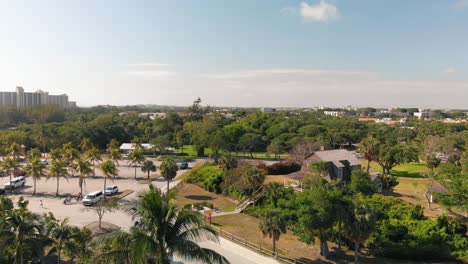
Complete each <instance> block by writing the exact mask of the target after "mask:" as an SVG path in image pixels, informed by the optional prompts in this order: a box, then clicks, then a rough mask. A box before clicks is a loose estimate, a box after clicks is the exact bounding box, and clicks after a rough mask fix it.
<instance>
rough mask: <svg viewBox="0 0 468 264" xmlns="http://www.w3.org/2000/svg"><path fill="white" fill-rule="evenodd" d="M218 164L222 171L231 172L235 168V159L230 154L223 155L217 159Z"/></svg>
mask: <svg viewBox="0 0 468 264" xmlns="http://www.w3.org/2000/svg"><path fill="white" fill-rule="evenodd" d="M219 163H220V167H221V169H222V170H223V171H227V170H231V169H234V168H236V167H237V159H236V158H235V157H234V156H233V155H231V154H230V153H227V154H224V155H223V156H222V157H221V158H220V159H219Z"/></svg>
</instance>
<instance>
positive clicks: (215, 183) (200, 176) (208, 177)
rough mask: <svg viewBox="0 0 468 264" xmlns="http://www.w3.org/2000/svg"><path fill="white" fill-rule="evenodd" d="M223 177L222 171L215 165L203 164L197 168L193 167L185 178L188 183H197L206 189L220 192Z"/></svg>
mask: <svg viewBox="0 0 468 264" xmlns="http://www.w3.org/2000/svg"><path fill="white" fill-rule="evenodd" d="M223 177H224V174H223V171H222V170H221V169H220V168H219V167H218V166H217V165H211V164H205V165H203V166H201V167H199V168H193V170H192V171H191V172H190V173H189V174H188V175H187V176H186V178H185V180H186V181H187V182H188V183H195V184H198V185H200V186H201V187H202V188H204V189H205V190H207V191H210V192H215V193H221V183H222V182H223Z"/></svg>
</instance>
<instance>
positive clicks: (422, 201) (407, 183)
mask: <svg viewBox="0 0 468 264" xmlns="http://www.w3.org/2000/svg"><path fill="white" fill-rule="evenodd" d="M398 182H399V183H398V185H397V186H396V187H395V189H394V196H396V197H398V198H400V199H402V200H403V201H405V202H407V203H410V204H414V205H421V206H422V207H423V208H424V215H426V216H427V217H430V218H435V217H437V216H439V215H442V214H443V211H442V209H441V207H440V205H439V204H437V203H432V205H431V206H432V210H431V209H429V206H428V204H427V200H426V197H424V193H425V192H426V189H427V188H428V186H429V184H430V180H429V179H426V178H405V177H399V178H398Z"/></svg>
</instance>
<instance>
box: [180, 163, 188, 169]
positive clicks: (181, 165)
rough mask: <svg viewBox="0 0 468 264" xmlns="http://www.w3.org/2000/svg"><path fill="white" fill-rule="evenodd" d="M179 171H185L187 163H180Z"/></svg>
mask: <svg viewBox="0 0 468 264" xmlns="http://www.w3.org/2000/svg"><path fill="white" fill-rule="evenodd" d="M179 169H180V170H186V169H188V163H187V162H182V163H181V164H180V165H179Z"/></svg>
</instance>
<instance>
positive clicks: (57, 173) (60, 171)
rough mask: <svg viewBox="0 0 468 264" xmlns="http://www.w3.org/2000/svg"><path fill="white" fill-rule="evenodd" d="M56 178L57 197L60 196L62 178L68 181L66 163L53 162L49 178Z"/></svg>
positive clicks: (60, 161)
mask: <svg viewBox="0 0 468 264" xmlns="http://www.w3.org/2000/svg"><path fill="white" fill-rule="evenodd" d="M52 177H55V180H56V181H57V191H56V192H55V196H58V195H59V185H60V178H65V179H68V171H67V168H66V167H65V163H64V162H63V161H62V160H53V161H52V163H51V164H50V169H49V174H48V175H47V178H48V179H49V178H52Z"/></svg>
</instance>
